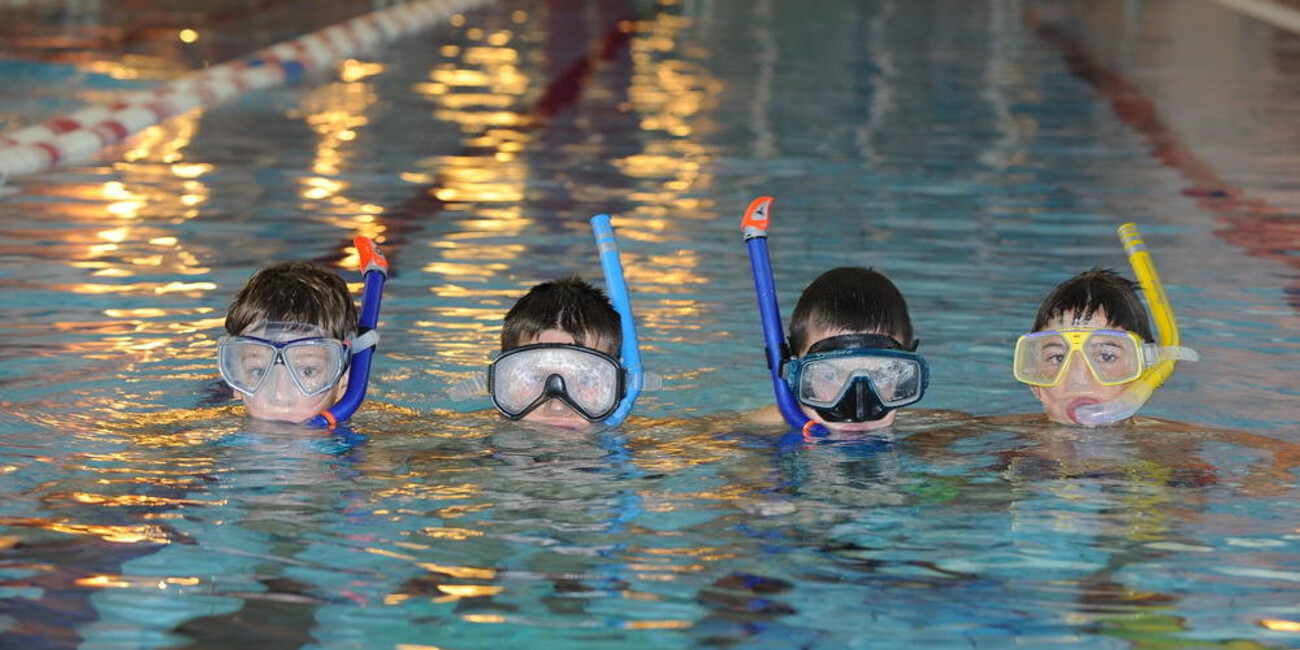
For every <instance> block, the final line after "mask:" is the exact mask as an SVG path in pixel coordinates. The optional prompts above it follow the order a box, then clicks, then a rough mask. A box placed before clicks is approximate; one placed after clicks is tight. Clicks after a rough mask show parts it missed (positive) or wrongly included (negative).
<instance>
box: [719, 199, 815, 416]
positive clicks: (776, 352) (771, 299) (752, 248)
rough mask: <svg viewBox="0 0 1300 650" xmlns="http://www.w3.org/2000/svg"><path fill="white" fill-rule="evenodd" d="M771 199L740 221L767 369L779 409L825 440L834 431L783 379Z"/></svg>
mask: <svg viewBox="0 0 1300 650" xmlns="http://www.w3.org/2000/svg"><path fill="white" fill-rule="evenodd" d="M773 200H775V199H773V198H772V197H770V196H760V197H758V198H756V199H754V201H753V202H752V203H750V204H749V207H748V208H746V209H745V216H744V218H742V219H741V220H740V232H741V234H742V235H743V236H744V239H745V245H746V246H748V247H749V265H750V268H751V270H752V271H753V273H754V291H755V293H757V294H758V315H759V318H760V319H762V321H763V344H764V346H765V347H766V349H767V367H768V368H769V369H770V370H771V371H772V390H773V391H774V392H775V393H776V406H777V408H779V409H781V416H782V417H784V418H785V421H786V422H789V423H790V426H792V427H794V428H795V429H797V430H799V431H801V432H803V433H804V435H813V436H817V437H822V436H826V435H829V434H830V431H828V430H827V429H826V427H825V426H822V424H821V423H820V422H816V421H814V420H811V419H809V418H808V416H807V415H804V412H803V409H801V408H799V402H798V400H796V399H795V398H794V392H793V391H791V390H790V385H789V384H787V383H786V381H785V378H784V377H782V376H781V368H782V365H783V364H784V363H785V360H786V357H787V356H788V355H789V353H790V350H789V346H788V345H787V344H786V342H785V332H783V331H782V330H781V307H780V305H779V304H778V303H777V300H776V282H775V281H774V280H773V279H772V262H771V260H770V259H768V255H767V227H768V225H769V224H770V223H771V220H770V218H769V216H770V215H769V212H770V211H771V209H772V201H773Z"/></svg>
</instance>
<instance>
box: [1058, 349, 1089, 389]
mask: <svg viewBox="0 0 1300 650" xmlns="http://www.w3.org/2000/svg"><path fill="white" fill-rule="evenodd" d="M1065 373H1066V374H1065V387H1066V388H1069V389H1075V390H1081V389H1088V388H1091V387H1092V384H1093V380H1092V372H1090V371H1089V370H1088V362H1087V361H1085V360H1084V359H1083V357H1082V356H1080V354H1079V353H1078V352H1071V353H1070V367H1068V368H1066V369H1065Z"/></svg>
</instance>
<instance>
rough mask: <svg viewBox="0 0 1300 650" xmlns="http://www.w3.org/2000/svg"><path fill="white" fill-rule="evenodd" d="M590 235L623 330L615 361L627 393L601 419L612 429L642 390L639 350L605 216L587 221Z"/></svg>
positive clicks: (607, 217) (612, 240) (615, 248)
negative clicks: (624, 373) (623, 373)
mask: <svg viewBox="0 0 1300 650" xmlns="http://www.w3.org/2000/svg"><path fill="white" fill-rule="evenodd" d="M591 232H592V234H594V235H595V236H596V248H597V249H598V250H599V252H600V268H601V270H602V271H604V272H605V290H606V291H608V292H609V301H610V302H611V303H612V304H613V305H614V311H617V312H618V317H619V322H620V323H621V324H622V326H623V347H622V348H620V349H619V355H620V356H621V357H622V358H621V359H619V361H620V363H622V364H623V368H624V369H625V370H626V371H627V391H626V392H625V393H624V395H623V400H622V401H621V402H619V405H618V408H617V409H616V410H615V411H614V414H613V415H610V416H609V417H607V418H605V424H606V425H609V426H611V427H616V426H618V425H619V424H621V423H622V422H623V420H624V419H626V418H627V416H628V414H629V413H631V412H632V405H633V404H635V403H636V398H637V396H638V395H640V394H641V389H642V388H643V387H644V386H645V374H644V373H643V372H642V370H641V347H640V343H639V342H638V341H637V337H636V319H635V318H633V317H632V301H631V299H630V298H629V297H628V293H627V282H626V281H625V280H624V279H623V262H622V259H621V258H620V257H619V254H618V241H617V240H616V239H614V227H613V226H612V225H610V222H609V215H607V214H598V215H596V216H594V217H592V218H591Z"/></svg>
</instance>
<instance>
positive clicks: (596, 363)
mask: <svg viewBox="0 0 1300 650" xmlns="http://www.w3.org/2000/svg"><path fill="white" fill-rule="evenodd" d="M622 345H623V326H622V321H621V320H620V317H619V314H618V312H617V311H615V309H614V307H613V305H611V304H610V302H609V299H608V298H606V297H605V294H604V293H603V292H602V291H601V290H600V289H597V288H595V287H593V286H591V285H590V284H588V283H587V282H585V281H583V280H582V279H581V278H579V277H577V276H573V277H568V278H563V279H559V280H552V281H550V282H543V283H542V284H539V285H537V286H535V287H533V288H532V289H529V290H528V293H526V294H524V296H523V297H522V298H520V299H519V301H518V302H516V303H515V305H514V307H511V308H510V311H509V312H507V313H506V317H505V322H504V323H503V325H502V328H501V355H500V356H498V357H497V359H496V360H495V361H494V362H493V363H492V367H491V370H490V372H489V384H490V386H491V391H492V400H493V403H494V404H496V406H497V408H498V410H500V411H501V412H502V414H504V415H505V416H506V417H509V418H511V419H516V420H520V419H521V420H524V421H526V422H533V423H539V424H548V425H554V426H561V427H567V428H586V427H589V426H591V425H592V423H594V422H599V421H601V420H604V419H605V418H606V417H608V416H609V415H610V413H612V412H613V408H614V407H615V406H617V404H618V401H619V400H620V399H622V397H623V389H624V371H623V368H622V366H621V365H620V364H619V362H618V359H617V356H618V353H619V348H620V347H621V346H622Z"/></svg>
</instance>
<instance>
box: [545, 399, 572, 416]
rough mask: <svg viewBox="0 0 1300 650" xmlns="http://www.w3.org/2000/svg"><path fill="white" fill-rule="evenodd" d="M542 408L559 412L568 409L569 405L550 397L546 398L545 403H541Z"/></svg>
mask: <svg viewBox="0 0 1300 650" xmlns="http://www.w3.org/2000/svg"><path fill="white" fill-rule="evenodd" d="M542 409H543V410H545V411H546V412H547V413H556V414H559V413H563V412H565V411H568V410H569V407H568V405H566V404H565V403H564V402H561V401H560V400H558V399H555V398H553V397H552V398H551V399H548V400H546V403H545V404H543V405H542Z"/></svg>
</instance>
